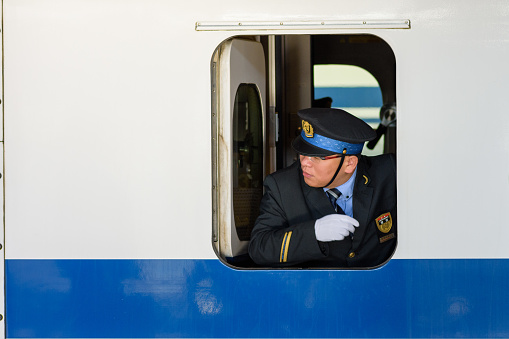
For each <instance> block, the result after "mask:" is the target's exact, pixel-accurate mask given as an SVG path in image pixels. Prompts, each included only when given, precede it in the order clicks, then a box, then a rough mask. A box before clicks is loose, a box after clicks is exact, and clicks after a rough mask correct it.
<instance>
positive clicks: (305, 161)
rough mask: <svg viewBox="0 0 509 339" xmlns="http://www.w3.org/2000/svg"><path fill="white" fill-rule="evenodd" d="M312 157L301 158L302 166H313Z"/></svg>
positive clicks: (302, 156)
mask: <svg viewBox="0 0 509 339" xmlns="http://www.w3.org/2000/svg"><path fill="white" fill-rule="evenodd" d="M311 163H312V162H311V157H306V156H304V155H301V156H300V164H301V166H310V165H311Z"/></svg>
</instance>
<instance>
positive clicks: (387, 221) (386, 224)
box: [375, 212, 392, 233]
mask: <svg viewBox="0 0 509 339" xmlns="http://www.w3.org/2000/svg"><path fill="white" fill-rule="evenodd" d="M375 221H376V226H377V227H378V229H379V230H380V232H382V233H388V232H389V231H390V230H391V228H392V217H391V213H390V212H387V213H384V214H382V215H381V216H379V217H378V218H376V219H375Z"/></svg>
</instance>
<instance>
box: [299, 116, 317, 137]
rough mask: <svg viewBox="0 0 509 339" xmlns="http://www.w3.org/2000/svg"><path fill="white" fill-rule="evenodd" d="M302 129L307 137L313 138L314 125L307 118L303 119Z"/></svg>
mask: <svg viewBox="0 0 509 339" xmlns="http://www.w3.org/2000/svg"><path fill="white" fill-rule="evenodd" d="M302 130H303V131H304V134H305V135H306V137H308V138H312V137H313V135H314V133H313V126H311V124H310V123H309V122H307V121H305V120H302Z"/></svg>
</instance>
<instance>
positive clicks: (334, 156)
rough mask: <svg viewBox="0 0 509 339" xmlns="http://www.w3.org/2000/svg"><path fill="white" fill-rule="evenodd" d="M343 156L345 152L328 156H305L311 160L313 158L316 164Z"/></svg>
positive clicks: (312, 160)
mask: <svg viewBox="0 0 509 339" xmlns="http://www.w3.org/2000/svg"><path fill="white" fill-rule="evenodd" d="M342 156H343V154H336V155H328V156H326V157H308V156H305V157H306V158H309V160H311V162H314V163H315V164H316V163H319V162H320V161H322V160H330V159H336V158H341V157H342Z"/></svg>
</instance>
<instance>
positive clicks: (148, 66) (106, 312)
mask: <svg viewBox="0 0 509 339" xmlns="http://www.w3.org/2000/svg"><path fill="white" fill-rule="evenodd" d="M2 18H3V20H2V40H3V50H2V60H3V62H2V64H3V67H2V82H1V86H2V100H1V108H2V115H3V119H2V120H0V121H2V123H3V129H2V138H1V141H2V142H1V145H2V151H3V156H2V157H0V159H2V161H3V170H2V178H1V180H2V181H1V184H2V189H3V194H2V195H0V197H1V198H2V199H3V206H4V208H3V209H2V213H3V221H4V223H3V224H4V232H0V234H1V235H2V236H4V239H3V240H2V242H1V244H2V249H1V252H2V255H3V256H4V260H3V261H2V263H3V264H4V268H3V269H2V270H1V271H2V274H4V280H5V290H4V293H3V294H1V295H2V296H5V300H4V303H0V304H1V305H5V308H4V309H3V310H2V311H1V312H0V314H2V320H1V321H0V324H1V325H2V327H3V331H2V333H4V334H5V337H7V338H149V337H166V338H172V337H281V338H282V337H303V338H304V337H324V338H332V337H348V338H357V337H509V309H508V308H507V305H508V304H509V292H508V291H507V281H508V280H509V260H508V259H509V247H508V246H507V242H508V239H509V222H508V221H507V220H508V217H507V213H508V207H509V114H507V113H506V111H507V98H508V85H507V79H509V64H508V62H507V60H509V30H508V29H507V27H508V25H509V5H508V3H507V2H506V1H502V0H500V1H489V2H476V1H466V2H465V1H445V2H444V1H426V2H422V1H395V0H384V1H365V2H355V1H343V0H341V1H330V0H320V1H309V2H295V1H276V2H275V1H266V0H260V1H255V2H238V1H220V2H206V1H188V2H175V1H166V0H126V1H119V0H103V1H85V0H70V1H69V0H65V1H64V0H39V1H35V0H3V10H2ZM357 36H358V37H369V38H373V39H375V40H376V39H378V40H379V41H383V42H384V43H385V44H386V45H387V46H389V47H390V49H391V50H392V52H393V55H394V61H395V70H394V72H393V75H394V79H395V84H394V89H395V91H393V93H390V94H388V96H389V97H392V98H396V103H397V112H398V117H397V132H394V131H393V132H394V133H393V136H392V138H393V143H394V144H395V145H397V148H396V155H397V166H398V167H397V168H398V173H397V176H398V177H397V182H398V245H397V248H396V251H395V253H394V255H393V257H392V258H391V259H390V260H389V261H388V262H387V263H386V264H385V265H383V266H381V267H378V268H373V269H355V270H344V269H334V270H331V269H329V270H306V269H283V270H275V269H270V268H265V267H238V266H236V265H235V263H234V262H232V261H230V260H229V259H231V258H233V257H235V256H236V255H237V254H241V253H243V252H245V246H246V243H247V241H245V240H244V241H242V240H239V239H238V238H237V237H236V233H235V232H236V231H235V228H234V227H233V225H234V223H235V219H234V217H233V214H234V211H233V203H232V199H233V198H234V197H233V195H232V188H231V181H232V180H233V177H234V174H233V172H232V171H230V169H231V168H232V166H234V165H232V156H233V155H232V147H233V144H232V142H233V141H232V137H231V133H232V132H231V131H230V130H229V128H231V124H230V122H231V119H233V118H232V117H231V113H230V110H231V108H232V107H231V106H232V103H233V98H232V96H233V94H230V93H229V92H228V88H230V87H232V88H235V86H238V84H242V83H247V84H256V88H257V89H258V91H259V93H260V98H261V103H262V105H261V109H262V112H263V115H262V121H263V128H262V132H263V133H262V134H263V147H264V152H265V153H264V154H265V155H264V165H263V166H264V168H263V170H264V173H268V172H270V171H273V170H274V169H276V167H281V166H278V165H277V164H278V162H277V161H276V160H275V159H277V157H278V156H279V155H276V153H277V152H279V149H278V148H277V147H276V145H277V144H279V143H283V146H282V149H283V150H284V151H285V152H286V151H287V150H286V149H285V148H284V141H282V140H281V139H278V138H279V136H280V135H284V136H285V137H286V138H289V137H290V136H291V132H288V131H286V130H284V127H282V126H280V125H279V124H280V120H277V119H279V118H276V115H275V114H276V113H278V114H285V116H287V117H288V118H287V120H286V121H287V123H288V124H289V125H291V119H292V118H291V117H294V116H295V112H296V111H297V110H298V109H300V108H304V107H306V106H309V105H310V104H311V100H312V95H311V93H312V85H311V80H310V77H309V76H310V72H311V66H312V63H313V61H312V60H311V61H310V60H309V59H310V58H311V59H312V58H313V57H312V55H313V54H312V53H311V52H310V49H311V48H312V47H313V46H314V45H313V44H310V43H309V41H315V42H316V41H318V40H317V37H318V38H321V37H323V38H324V39H326V40H328V39H335V38H338V37H350V38H351V37H354V38H355V37H357ZM378 40H377V41H378ZM246 41H248V42H249V44H251V43H252V44H254V45H253V46H258V47H253V48H254V49H255V50H256V49H258V50H260V51H261V56H263V58H262V59H264V60H262V64H263V67H262V68H260V69H259V72H260V73H261V74H262V77H261V78H259V79H256V80H251V78H249V77H248V75H250V74H251V73H252V72H251V71H250V70H247V68H249V67H250V66H249V65H251V64H250V61H249V60H250V58H251V57H253V58H255V57H254V54H251V52H249V53H248V54H247V55H246V54H244V58H246V59H245V60H248V61H249V62H248V61H245V60H244V59H242V60H244V61H242V60H241V61H239V62H237V61H231V62H230V61H229V59H228V58H229V57H230V55H229V54H228V55H227V56H225V54H223V53H226V52H225V51H226V50H228V49H232V51H234V50H235V46H236V44H243V43H244V42H246ZM303 41H304V42H303ZM281 43H285V45H284V48H286V49H284V53H283V54H277V52H275V51H278V50H279V51H281V50H282V48H283V47H281ZM232 46H233V47H232ZM292 46H293V47H295V49H292V48H293V47H292ZM310 46H311V47H310ZM278 48H279V49H278ZM325 52H327V51H325ZM232 53H233V52H232ZM253 53H255V52H253ZM240 54H242V52H240ZM232 58H233V57H232ZM280 58H284V60H283V61H281V59H280ZM232 60H233V59H232ZM295 64H297V67H296V69H297V70H295V71H293V70H294V68H292V67H295ZM239 65H240V66H239ZM281 65H284V69H285V70H286V71H285V73H284V81H283V80H282V79H279V80H278V76H279V75H278V74H280V73H278V72H281V68H280V67H281ZM302 65H307V66H305V67H301V66H302ZM308 66H309V67H308ZM235 67H240V68H235ZM254 68H256V67H254ZM298 70H300V71H298ZM244 76H246V78H244ZM278 81H279V82H280V83H284V86H283V89H281V87H278V85H277V83H278ZM227 92H228V93H227ZM282 92H283V93H285V95H283V96H282V97H280V98H282V100H283V101H284V105H282V106H281V107H282V108H283V109H284V111H280V110H279V108H278V105H277V101H278V99H277V98H278V95H281V93H282ZM382 92H383V90H382ZM383 93H384V95H386V94H385V93H386V92H383ZM385 99H386V98H385V97H384V101H385ZM384 103H385V102H384ZM285 126H286V125H285ZM275 133H280V134H277V135H276V134H275ZM279 157H280V158H279V159H280V160H278V161H279V165H286V164H288V163H289V162H290V161H291V160H292V159H291V157H292V156H291V153H290V152H288V153H285V155H284V156H279ZM281 159H282V160H281Z"/></svg>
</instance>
